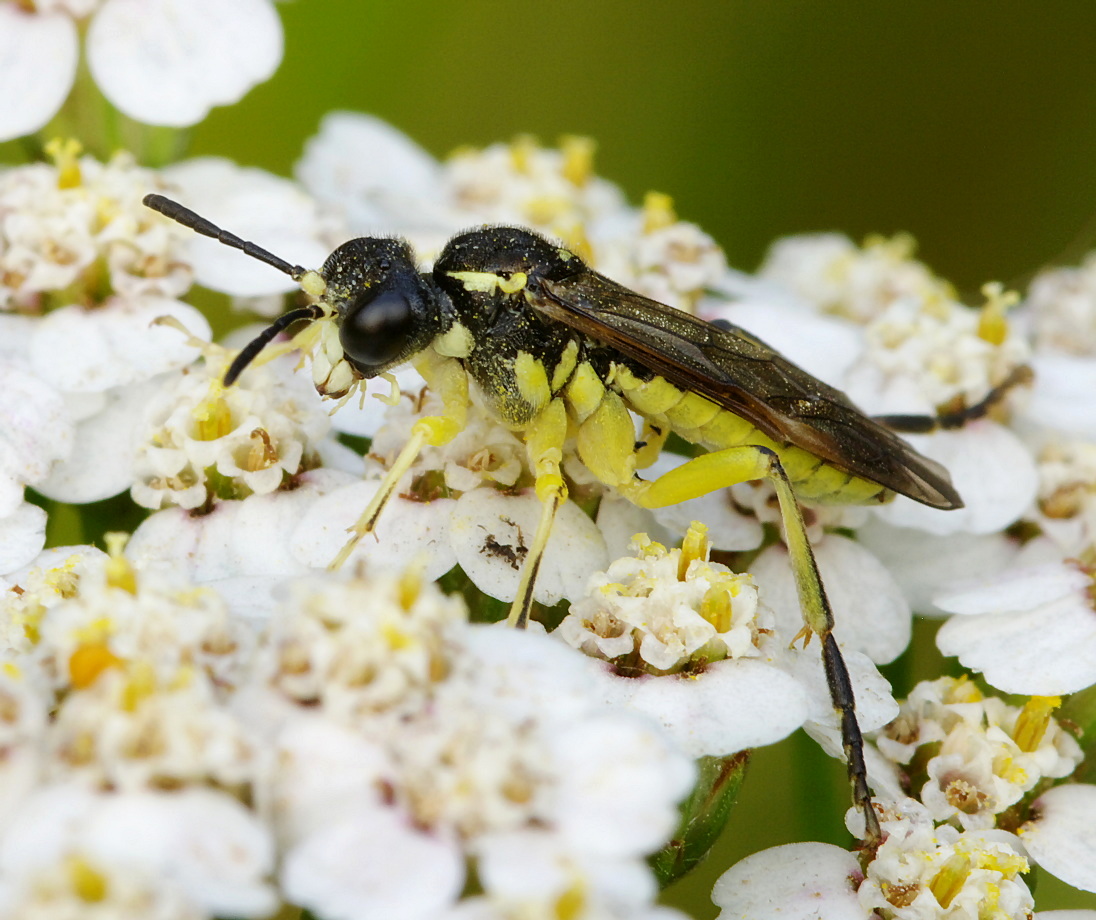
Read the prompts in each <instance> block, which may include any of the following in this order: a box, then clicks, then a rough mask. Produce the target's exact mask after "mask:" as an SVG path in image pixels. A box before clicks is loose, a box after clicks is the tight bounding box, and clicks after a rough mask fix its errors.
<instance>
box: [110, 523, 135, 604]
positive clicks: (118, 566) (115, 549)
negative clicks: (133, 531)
mask: <svg viewBox="0 0 1096 920" xmlns="http://www.w3.org/2000/svg"><path fill="white" fill-rule="evenodd" d="M103 540H104V541H105V542H106V544H107V555H108V556H110V559H109V560H108V561H107V566H106V576H107V584H108V585H110V586H111V587H112V588H120V589H121V590H123V591H128V592H129V593H130V594H136V593H137V573H136V572H135V571H134V570H133V566H132V565H130V563H129V560H128V559H127V558H126V557H125V555H124V550H125V548H126V543H128V542H129V534H128V533H116V532H112V533H108V534H106V535H105V536H104V537H103Z"/></svg>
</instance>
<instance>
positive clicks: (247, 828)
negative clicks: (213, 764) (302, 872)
mask: <svg viewBox="0 0 1096 920" xmlns="http://www.w3.org/2000/svg"><path fill="white" fill-rule="evenodd" d="M82 837H83V840H84V843H85V846H86V847H87V850H88V852H89V855H90V856H91V857H92V858H93V859H94V858H95V857H97V856H98V857H99V858H102V859H103V860H104V861H105V862H107V864H108V865H109V864H119V863H120V864H123V865H124V864H126V863H128V864H130V865H136V866H143V867H146V868H148V869H151V870H153V871H155V872H157V873H159V874H162V875H163V876H165V877H167V878H172V879H174V880H175V881H177V882H178V883H179V884H180V886H181V887H182V888H183V889H184V890H185V891H186V892H187V894H188V895H189V896H190V897H191V898H193V899H194V901H195V902H196V903H198V904H201V905H202V906H203V907H204V908H205V909H206V910H208V911H209V912H210V913H212V914H216V915H221V916H225V915H228V916H239V917H265V916H267V915H268V914H269V913H270V912H271V911H272V910H273V909H274V907H275V906H276V899H275V896H274V892H273V891H272V890H271V888H270V886H269V885H268V884H267V883H266V882H265V877H266V876H267V875H268V874H269V872H270V871H271V870H272V869H273V863H274V845H273V841H272V840H271V838H270V834H269V831H267V829H266V828H265V827H263V826H262V824H260V822H259V820H258V818H257V817H256V816H255V815H254V814H252V813H251V812H250V811H248V810H247V809H246V808H244V806H243V805H241V804H240V803H239V802H238V801H236V800H235V799H234V798H231V797H230V796H228V795H226V794H225V793H222V792H216V791H214V790H212V789H202V788H189V789H184V790H182V791H180V792H175V793H140V794H133V795H125V796H111V797H104V798H103V799H102V801H101V804H100V805H99V808H98V813H97V814H96V815H95V818H94V819H93V820H92V821H89V822H88V823H87V824H86V825H85V826H84V828H83V832H82Z"/></svg>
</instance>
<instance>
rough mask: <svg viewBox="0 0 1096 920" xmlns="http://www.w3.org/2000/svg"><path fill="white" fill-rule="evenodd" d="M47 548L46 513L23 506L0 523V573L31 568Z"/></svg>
mask: <svg viewBox="0 0 1096 920" xmlns="http://www.w3.org/2000/svg"><path fill="white" fill-rule="evenodd" d="M45 545H46V512H45V511H43V510H42V509H41V508H39V507H38V506H37V505H32V504H31V503H30V502H23V503H22V504H21V505H19V507H18V508H16V509H15V511H13V512H12V513H11V514H9V515H7V517H5V518H3V519H0V573H4V572H13V571H15V570H16V569H19V568H22V567H23V566H25V565H27V564H28V563H30V562H31V560H33V559H34V557H35V556H37V555H38V554H39V553H40V552H41V551H42V547H43V546H45Z"/></svg>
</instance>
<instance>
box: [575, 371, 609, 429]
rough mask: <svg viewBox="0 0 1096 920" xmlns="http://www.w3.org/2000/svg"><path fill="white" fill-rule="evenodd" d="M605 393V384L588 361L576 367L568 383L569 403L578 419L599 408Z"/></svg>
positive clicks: (582, 418) (583, 419)
mask: <svg viewBox="0 0 1096 920" xmlns="http://www.w3.org/2000/svg"><path fill="white" fill-rule="evenodd" d="M604 395H605V384H603V383H602V382H601V378H600V377H599V376H598V375H597V371H595V370H594V369H593V368H592V367H591V366H590V364H589V362H587V361H583V362H582V363H581V364H580V365H579V366H578V367H576V368H575V372H574V374H572V375H571V380H570V382H568V384H567V390H566V396H567V403H568V405H570V407H571V409H572V410H573V412H574V414H575V417H576V418H577V419H578V421H580V422H582V421H585V420H586V418H587V417H588V416H589V415H590V413H592V412H593V411H594V410H595V409H597V407H598V405H599V404H600V403H601V398H602V397H603V396H604Z"/></svg>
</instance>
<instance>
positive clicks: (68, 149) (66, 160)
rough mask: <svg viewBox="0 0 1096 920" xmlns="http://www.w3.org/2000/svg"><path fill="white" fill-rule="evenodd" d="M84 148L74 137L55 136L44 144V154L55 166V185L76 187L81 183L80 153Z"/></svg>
mask: <svg viewBox="0 0 1096 920" xmlns="http://www.w3.org/2000/svg"><path fill="white" fill-rule="evenodd" d="M83 150H84V148H83V147H82V146H80V142H79V141H78V140H76V139H75V138H71V137H69V138H60V137H55V138H54V139H53V140H51V141H50V142H49V143H48V144H46V156H48V157H49V158H50V159H51V160H53V165H54V166H56V167H57V187H58V188H77V187H79V186H80V185H81V184H82V183H83V175H82V174H81V173H80V154H81V153H82V152H83Z"/></svg>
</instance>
